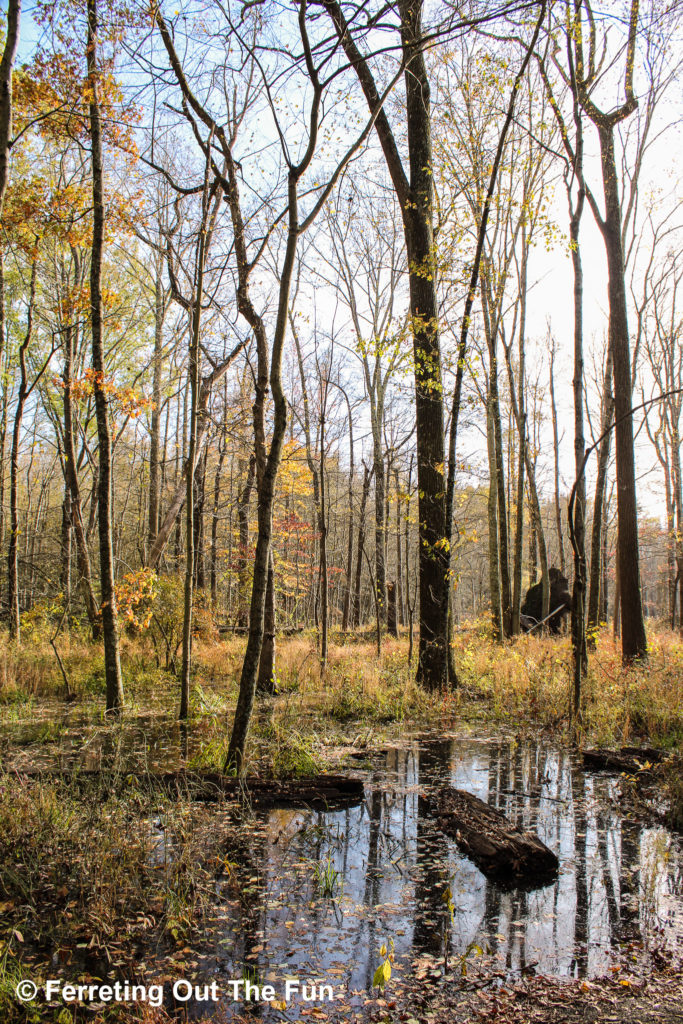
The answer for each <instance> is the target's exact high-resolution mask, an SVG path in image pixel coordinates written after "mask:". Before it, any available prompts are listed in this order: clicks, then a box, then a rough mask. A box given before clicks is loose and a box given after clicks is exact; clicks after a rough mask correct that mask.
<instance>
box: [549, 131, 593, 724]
mask: <svg viewBox="0 0 683 1024" xmlns="http://www.w3.org/2000/svg"><path fill="white" fill-rule="evenodd" d="M576 117H577V133H578V138H579V143H578V146H577V149H578V154H579V156H578V160H579V167H578V171H579V175H580V177H579V195H578V199H577V204H576V208H575V209H574V210H572V211H571V217H570V223H569V234H570V238H571V253H572V268H573V271H574V379H573V381H572V385H573V389H574V473H575V478H576V492H575V499H574V508H573V518H574V537H573V551H574V588H573V592H572V615H571V629H572V651H573V655H574V692H573V700H572V705H573V706H572V712H573V719H574V722H575V723H576V724H577V725H578V724H580V722H581V698H582V688H583V685H582V680H583V674H584V672H585V671H586V669H587V656H586V623H585V618H586V616H585V607H586V528H585V517H586V476H585V473H584V468H585V467H584V464H583V460H584V455H585V450H586V439H585V436H584V426H583V265H582V262H581V249H580V248H579V229H580V226H581V215H582V213H583V205H584V196H585V193H584V188H583V178H582V177H581V175H582V166H581V163H582V157H583V144H582V136H581V125H580V120H579V118H580V115H579V114H578V113H577V115H576ZM569 201H570V209H571V196H570V197H569ZM553 351H554V346H553ZM550 376H551V380H552V376H553V375H552V371H551V375H550ZM553 408H554V394H553ZM556 419H557V418H556V417H555V420H554V425H553V430H554V439H555V479H556V485H555V500H556V503H558V504H559V502H558V498H559V494H558V486H557V474H558V472H559V453H558V445H557V424H556ZM558 516H559V510H558ZM560 526H561V524H560V523H559V522H558V529H559V528H560ZM560 543H561V534H560ZM560 551H562V549H561V548H560ZM562 559H563V566H562V571H563V574H564V554H563V553H562Z"/></svg>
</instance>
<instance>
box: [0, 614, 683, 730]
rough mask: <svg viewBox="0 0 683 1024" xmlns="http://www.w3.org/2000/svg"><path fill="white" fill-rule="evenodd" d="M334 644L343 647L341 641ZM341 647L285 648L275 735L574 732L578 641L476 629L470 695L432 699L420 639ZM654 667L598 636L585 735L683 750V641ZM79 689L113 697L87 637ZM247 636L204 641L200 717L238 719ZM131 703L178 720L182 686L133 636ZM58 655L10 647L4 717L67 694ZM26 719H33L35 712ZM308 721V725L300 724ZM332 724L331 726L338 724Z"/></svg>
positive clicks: (271, 707) (4, 658) (78, 650)
mask: <svg viewBox="0 0 683 1024" xmlns="http://www.w3.org/2000/svg"><path fill="white" fill-rule="evenodd" d="M333 639H334V638H333ZM338 639H339V642H337V643H335V642H332V643H331V644H330V651H329V658H328V663H327V665H326V667H325V668H324V669H322V668H321V665H320V660H319V655H318V651H317V649H316V638H315V634H313V633H308V634H302V635H299V636H296V637H292V638H286V639H284V638H283V639H281V640H280V641H279V643H278V650H277V674H276V683H277V689H278V694H279V695H278V697H277V698H276V699H275V700H274V701H272V702H267V703H266V705H265V707H266V708H267V709H268V712H267V715H266V718H267V721H268V723H269V728H271V730H272V727H273V723H275V725H276V727H277V730H279V731H282V729H284V728H286V727H294V726H296V728H297V729H299V730H300V729H301V728H303V726H304V725H305V724H306V723H309V724H310V723H312V722H313V721H314V720H315V721H317V722H318V727H317V732H319V733H320V732H325V730H326V728H329V729H332V728H333V727H338V726H340V725H344V727H345V728H346V727H347V726H349V724H350V723H352V722H361V723H366V724H368V725H369V726H377V725H378V724H381V723H390V722H403V721H406V720H410V721H419V722H420V723H422V724H425V723H430V724H432V725H433V726H434V727H439V726H440V725H441V724H443V722H444V720H447V721H448V722H449V723H452V722H453V720H454V719H457V718H460V719H467V720H472V719H475V720H488V721H491V722H492V723H497V724H509V725H513V726H514V727H515V728H516V729H518V728H519V726H520V724H522V725H526V726H528V727H541V728H543V729H548V730H554V731H557V732H558V733H560V734H562V733H564V732H565V731H566V730H567V728H568V724H569V713H568V712H569V694H570V690H571V650H570V641H569V638H568V637H566V636H565V637H560V638H551V637H536V636H522V637H518V638H516V639H514V640H513V641H511V642H509V643H506V644H497V643H494V642H493V640H492V639H491V636H490V632H489V630H488V627H487V625H486V624H483V623H464V624H462V625H460V626H459V627H458V629H457V631H456V634H455V642H454V646H455V651H454V654H455V663H456V666H457V670H458V676H459V683H460V686H459V687H458V689H456V690H455V691H454V692H449V693H447V694H442V693H435V694H434V693H426V692H425V691H423V690H421V689H420V688H419V687H418V686H417V685H416V683H415V679H414V677H415V664H414V662H413V665H412V667H411V666H409V665H408V661H407V652H408V642H407V638H406V637H401V638H400V639H399V640H392V639H389V638H386V639H385V641H384V644H383V650H382V656H381V658H377V654H376V649H375V644H374V641H373V640H371V639H367V640H366V639H364V638H363V639H361V640H360V641H358V642H353V643H351V642H348V640H347V639H346V638H338ZM649 641H650V656H649V660H648V661H647V662H646V663H644V664H642V665H636V666H633V667H631V668H628V669H626V668H624V667H623V666H622V664H621V655H620V651H619V647H618V645H616V644H615V643H614V641H613V639H612V636H611V634H609V633H607V632H604V633H602V634H600V635H599V636H598V638H597V645H596V649H595V650H594V651H592V652H591V653H590V657H589V670H588V675H587V678H586V680H585V685H584V731H585V738H586V739H588V740H590V741H591V742H595V743H603V744H607V743H613V742H624V743H626V742H629V741H637V740H645V739H647V740H648V741H650V742H652V743H657V744H662V745H665V746H671V747H677V746H680V745H681V742H682V741H683V642H682V641H681V640H680V638H679V637H678V636H676V635H675V634H673V633H671V632H670V631H668V630H659V631H651V632H650V636H649ZM59 647H60V653H61V656H62V659H63V661H64V664H65V667H66V670H67V673H68V675H69V678H70V682H71V685H72V688H73V690H74V692H75V693H76V695H77V696H78V698H79V700H80V701H81V702H93V703H94V704H95V706H96V707H99V705H100V704H101V701H102V697H103V694H104V672H103V663H102V654H101V650H100V649H99V647H95V646H93V645H92V644H90V643H88V642H87V641H86V640H84V639H81V638H78V637H75V636H72V637H68V636H62V637H60V638H59ZM243 651H244V638H241V637H240V638H229V639H227V640H213V639H210V638H207V639H203V640H202V639H198V640H197V641H196V644H195V652H194V658H195V660H194V682H195V692H194V696H195V700H194V709H195V713H196V714H201V715H205V716H206V715H214V716H221V717H222V718H223V719H224V716H226V715H229V714H230V713H231V710H232V708H233V707H234V702H235V700H236V697H237V687H238V681H239V672H240V667H241V660H242V655H243ZM122 663H123V670H124V678H125V686H126V696H127V701H128V702H129V703H130V706H131V708H132V709H133V710H137V711H145V710H150V709H154V710H158V711H167V712H169V711H170V712H172V711H173V710H174V707H175V703H176V701H177V689H178V683H177V680H176V679H175V678H174V677H173V676H172V675H170V674H169V673H165V672H164V671H163V670H162V669H161V668H159V667H158V666H157V663H156V658H155V654H154V650H153V648H152V645H151V644H150V643H149V642H148V641H147V640H145V639H139V638H138V639H136V638H130V637H125V638H124V640H123V643H122ZM63 690H64V686H63V681H62V678H61V674H60V672H59V669H58V666H57V663H56V659H55V656H54V652H53V651H52V648H51V647H50V645H49V643H48V641H47V640H46V639H44V638H41V637H40V636H36V637H34V638H32V642H31V643H30V644H29V643H27V644H25V645H22V646H21V647H19V648H17V647H15V646H14V645H11V644H9V643H8V642H7V641H6V640H4V641H3V640H0V706H4V707H3V717H4V718H6V720H9V719H11V717H12V713H13V712H14V713H15V715H19V714H20V713H21V711H22V709H23V708H26V704H27V703H28V704H29V706H30V708H31V712H30V713H31V714H32V715H33V714H34V713H35V710H36V709H37V708H38V707H40V704H41V702H42V701H43V700H44V699H45V698H47V697H56V696H59V695H61V694H63ZM26 710H28V709H27V708H26ZM297 723H298V725H297ZM326 723H327V724H326Z"/></svg>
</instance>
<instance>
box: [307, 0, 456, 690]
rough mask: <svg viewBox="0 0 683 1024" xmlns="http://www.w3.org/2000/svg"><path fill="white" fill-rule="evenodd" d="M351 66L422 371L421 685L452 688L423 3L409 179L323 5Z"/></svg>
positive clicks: (408, 4) (345, 32)
mask: <svg viewBox="0 0 683 1024" xmlns="http://www.w3.org/2000/svg"><path fill="white" fill-rule="evenodd" d="M324 6H325V8H326V10H327V11H328V13H329V15H330V17H331V18H332V21H333V23H334V26H335V30H336V32H337V35H338V37H339V39H340V42H341V45H342V46H343V48H344V51H345V53H346V56H347V58H348V59H349V61H350V63H351V66H352V67H353V68H354V70H355V71H356V73H357V75H358V79H359V81H360V84H361V87H362V89H363V92H364V95H365V98H366V100H367V103H368V105H369V107H370V109H371V111H373V112H377V111H379V112H378V113H376V116H375V128H376V131H377V135H378V138H379V142H380V145H381V146H382V150H383V153H384V157H385V160H386V163H387V168H388V171H389V174H390V176H391V179H392V182H393V185H394V189H395V191H396V195H397V197H398V201H399V205H400V208H401V213H402V217H403V228H404V235H405V242H406V250H407V255H408V279H409V291H410V317H411V332H412V336H413V356H414V366H415V419H416V434H417V444H416V447H417V487H418V530H419V538H420V540H419V586H420V639H419V653H418V667H417V680H418V682H419V683H421V684H422V685H424V686H425V687H427V688H428V689H435V688H438V687H440V686H446V685H447V684H448V658H447V643H446V631H445V630H444V628H443V623H444V621H445V615H444V614H443V610H444V607H445V601H446V598H447V587H446V575H447V571H448V564H447V558H446V554H445V547H446V544H447V531H446V501H445V480H444V457H445V452H444V426H443V388H442V381H441V346H440V338H439V308H438V302H437V295H436V260H435V248H434V232H433V206H434V196H433V181H432V141H431V109H430V87H429V79H428V77H427V69H426V64H425V57H424V50H425V42H424V39H423V36H422V23H421V19H422V0H399V4H398V8H399V14H400V18H401V46H402V51H403V56H404V60H405V62H406V71H405V89H406V135H407V150H408V162H409V169H410V178H409V179H408V177H407V176H406V173H405V170H404V168H403V164H402V162H401V157H400V154H399V150H398V147H397V144H396V140H395V138H394V135H393V133H392V131H391V127H390V125H389V122H388V119H387V116H386V113H385V111H384V110H383V109H380V102H379V95H378V91H377V87H376V85H375V82H374V79H373V77H372V72H371V71H370V68H369V66H368V64H367V62H366V61H365V60H364V59H363V56H362V54H361V53H360V51H359V50H358V48H357V46H356V44H355V42H354V40H353V38H352V34H351V31H350V30H349V26H348V25H347V23H346V20H345V18H344V14H343V12H342V10H341V7H340V6H339V4H338V3H337V2H336V0H324Z"/></svg>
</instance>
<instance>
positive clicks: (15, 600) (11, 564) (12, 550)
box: [7, 261, 36, 643]
mask: <svg viewBox="0 0 683 1024" xmlns="http://www.w3.org/2000/svg"><path fill="white" fill-rule="evenodd" d="M35 297H36V264H35V261H34V262H33V264H32V266H31V293H30V298H29V304H28V315H27V323H26V333H25V335H24V339H23V341H22V343H21V345H20V346H19V391H18V394H17V404H16V408H15V411H14V428H13V430H12V447H11V450H10V498H9V516H10V534H9V550H8V553H7V604H8V607H9V635H10V638H11V639H12V640H16V641H17V643H20V642H21V616H20V612H19V562H18V547H19V504H18V503H19V442H20V440H21V423H22V420H23V418H24V406H25V404H26V398H27V395H28V393H29V386H28V378H27V376H26V352H27V350H28V347H29V345H30V343H31V335H32V333H33V306H34V303H35Z"/></svg>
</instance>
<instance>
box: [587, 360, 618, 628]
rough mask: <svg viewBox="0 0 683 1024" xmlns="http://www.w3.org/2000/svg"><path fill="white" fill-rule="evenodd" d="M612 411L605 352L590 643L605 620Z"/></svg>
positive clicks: (609, 370) (592, 564)
mask: <svg viewBox="0 0 683 1024" xmlns="http://www.w3.org/2000/svg"><path fill="white" fill-rule="evenodd" d="M613 414H614V397H613V394H612V355H611V352H608V354H607V365H606V367H605V383H604V394H603V400H602V423H601V428H600V432H601V434H602V435H603V438H602V441H601V442H600V447H599V448H598V472H597V477H596V480H595V496H594V498H593V526H592V529H591V562H590V586H589V594H588V616H587V622H586V626H587V630H588V633H589V637H590V638H591V641H590V642H591V643H592V644H594V642H595V641H594V639H593V634H594V633H595V630H596V629H597V627H598V625H599V624H600V621H601V620H602V621H605V620H606V607H605V611H604V612H603V600H601V595H602V590H603V586H602V577H603V572H602V569H601V567H602V566H603V562H604V555H603V552H604V550H605V542H606V537H604V536H603V519H604V518H605V511H606V507H605V506H606V503H605V487H606V484H607V469H608V466H609V455H610V448H611V444H612V432H611V430H609V429H608V428H609V425H610V423H611V422H612V416H613ZM604 532H605V533H606V530H605V531H604Z"/></svg>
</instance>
